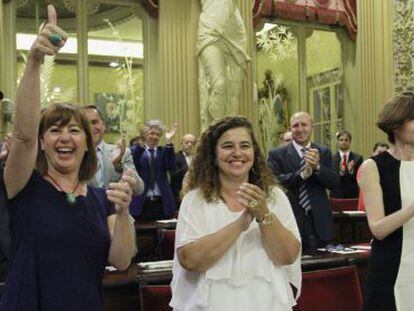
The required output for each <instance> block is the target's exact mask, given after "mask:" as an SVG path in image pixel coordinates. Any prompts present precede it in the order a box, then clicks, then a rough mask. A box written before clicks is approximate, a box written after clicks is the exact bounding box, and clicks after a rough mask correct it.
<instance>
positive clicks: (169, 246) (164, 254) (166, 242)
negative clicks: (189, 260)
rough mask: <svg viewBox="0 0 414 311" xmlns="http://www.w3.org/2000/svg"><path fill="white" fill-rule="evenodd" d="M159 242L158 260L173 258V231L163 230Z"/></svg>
mask: <svg viewBox="0 0 414 311" xmlns="http://www.w3.org/2000/svg"><path fill="white" fill-rule="evenodd" d="M161 239H162V240H161V242H160V259H161V260H170V259H173V258H174V243H175V230H165V231H163V233H162V237H161Z"/></svg>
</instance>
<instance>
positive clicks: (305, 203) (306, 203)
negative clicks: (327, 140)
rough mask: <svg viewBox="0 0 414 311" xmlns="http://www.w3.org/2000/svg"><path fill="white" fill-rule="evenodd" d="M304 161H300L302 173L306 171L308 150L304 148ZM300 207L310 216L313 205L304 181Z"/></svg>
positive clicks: (300, 189) (300, 192)
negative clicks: (306, 153)
mask: <svg viewBox="0 0 414 311" xmlns="http://www.w3.org/2000/svg"><path fill="white" fill-rule="evenodd" d="M301 152H302V159H301V160H300V172H302V171H303V170H304V169H305V152H306V149H305V148H302V149H301ZM299 205H300V207H302V208H303V209H304V210H305V214H306V215H308V213H309V211H310V210H311V208H312V207H311V203H310V200H309V194H308V190H307V189H306V182H305V181H304V180H302V183H301V184H300V186H299Z"/></svg>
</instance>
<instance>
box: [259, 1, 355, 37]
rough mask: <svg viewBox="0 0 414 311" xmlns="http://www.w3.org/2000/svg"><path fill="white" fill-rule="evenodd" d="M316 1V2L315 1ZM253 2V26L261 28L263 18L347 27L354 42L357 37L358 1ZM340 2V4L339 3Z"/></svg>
mask: <svg viewBox="0 0 414 311" xmlns="http://www.w3.org/2000/svg"><path fill="white" fill-rule="evenodd" d="M315 1H316V0H315ZM315 1H311V0H307V1H303V0H302V1H297V2H296V3H291V2H289V1H288V0H253V24H254V27H255V28H256V29H258V28H259V27H260V24H261V23H262V19H263V17H266V18H282V19H287V20H295V21H301V22H305V21H306V22H311V23H318V24H326V25H338V26H345V27H347V29H348V33H349V36H350V38H351V39H352V40H355V39H356V35H357V20H356V0H332V1H324V0H317V1H316V3H317V4H315ZM337 1H338V2H337Z"/></svg>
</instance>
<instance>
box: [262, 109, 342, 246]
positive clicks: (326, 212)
mask: <svg viewBox="0 0 414 311" xmlns="http://www.w3.org/2000/svg"><path fill="white" fill-rule="evenodd" d="M290 128H291V131H292V135H293V142H291V143H289V144H287V145H285V146H280V147H278V148H275V149H273V150H271V151H270V152H269V158H268V163H269V166H270V168H271V169H272V171H273V173H274V174H275V176H276V177H277V179H278V180H279V182H281V183H282V185H283V186H284V187H285V188H286V189H287V196H288V198H289V201H290V203H291V205H292V209H293V213H294V214H295V218H296V221H297V224H298V227H299V231H300V235H301V238H302V248H303V249H315V248H317V247H323V246H325V245H326V244H327V243H328V242H329V241H330V240H332V239H333V237H334V231H333V217H332V211H331V208H330V205H329V202H328V197H327V193H326V188H328V189H333V188H335V187H336V186H337V185H338V175H337V173H336V172H335V169H334V168H333V166H332V158H331V151H330V150H329V149H328V148H326V147H323V146H319V145H317V144H315V143H311V141H310V139H311V134H312V130H313V122H312V119H311V116H310V115H309V114H308V113H307V112H297V113H295V114H294V115H293V116H292V117H291V119H290Z"/></svg>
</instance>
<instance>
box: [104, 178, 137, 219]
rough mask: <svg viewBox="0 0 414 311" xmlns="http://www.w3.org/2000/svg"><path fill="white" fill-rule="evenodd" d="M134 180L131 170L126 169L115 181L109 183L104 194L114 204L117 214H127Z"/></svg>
mask: <svg viewBox="0 0 414 311" xmlns="http://www.w3.org/2000/svg"><path fill="white" fill-rule="evenodd" d="M135 182H136V180H135V178H134V176H133V172H132V171H131V170H127V171H126V172H125V173H124V175H122V178H121V180H120V181H119V182H117V183H110V184H109V188H108V190H106V195H107V198H108V200H109V201H111V202H113V203H114V204H115V209H116V213H117V214H124V215H129V204H130V203H131V200H132V187H133V185H134V184H135Z"/></svg>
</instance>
